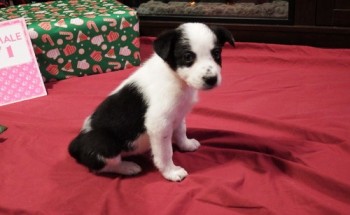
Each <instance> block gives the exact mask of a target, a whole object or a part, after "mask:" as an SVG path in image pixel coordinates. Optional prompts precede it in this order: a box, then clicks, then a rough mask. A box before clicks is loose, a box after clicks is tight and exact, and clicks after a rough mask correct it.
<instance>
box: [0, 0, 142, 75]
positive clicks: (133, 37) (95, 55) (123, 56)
mask: <svg viewBox="0 0 350 215" xmlns="http://www.w3.org/2000/svg"><path fill="white" fill-rule="evenodd" d="M17 17H24V18H25V20H26V23H27V26H28V30H29V35H30V38H31V40H32V43H33V48H34V52H35V55H36V57H37V60H38V63H39V67H40V71H41V73H42V75H43V78H44V81H51V80H61V79H66V78H69V77H73V76H84V75H91V74H97V73H103V72H110V71H116V70H120V69H124V68H129V67H132V66H137V65H140V52H139V48H140V38H139V21H138V18H137V14H136V11H135V10H133V9H131V8H129V7H127V6H125V5H123V4H121V3H119V2H117V1H115V0H69V1H63V0H61V1H51V2H45V3H34V4H28V5H18V6H10V7H7V8H3V9H0V21H3V20H8V19H13V18H17Z"/></svg>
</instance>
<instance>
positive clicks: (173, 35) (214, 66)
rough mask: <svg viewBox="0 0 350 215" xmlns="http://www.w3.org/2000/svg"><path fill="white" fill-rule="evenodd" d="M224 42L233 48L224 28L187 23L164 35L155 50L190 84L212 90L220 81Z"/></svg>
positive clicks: (156, 44) (197, 87)
mask: <svg viewBox="0 0 350 215" xmlns="http://www.w3.org/2000/svg"><path fill="white" fill-rule="evenodd" d="M225 42H229V43H230V44H231V45H234V39H233V37H232V35H231V33H230V32H229V31H228V30H226V29H225V28H221V27H211V28H210V27H208V26H207V25H204V24H201V23H185V24H182V25H180V26H179V27H178V28H176V29H174V30H170V31H167V32H164V33H163V34H161V35H160V36H159V37H158V38H157V39H156V40H155V41H154V44H153V47H154V51H155V52H156V54H157V55H158V56H159V57H161V58H162V59H163V60H164V61H165V62H166V63H167V64H168V65H169V66H170V68H171V69H172V70H174V72H176V73H177V74H178V75H179V77H180V78H181V79H183V80H184V81H185V82H186V83H187V85H189V86H191V87H193V88H196V89H211V88H214V87H216V86H218V85H219V84H220V82H221V48H222V46H223V45H224V44H225Z"/></svg>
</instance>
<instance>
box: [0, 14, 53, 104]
mask: <svg viewBox="0 0 350 215" xmlns="http://www.w3.org/2000/svg"><path fill="white" fill-rule="evenodd" d="M46 94H47V93H46V90H45V86H44V83H43V80H42V77H41V73H40V70H39V67H38V63H37V61H36V57H35V54H34V51H33V47H32V43H31V40H30V38H29V34H28V30H27V25H26V23H25V20H24V19H23V18H19V19H13V20H7V21H3V22H0V106H1V105H5V104H10V103H14V102H18V101H23V100H27V99H31V98H36V97H39V96H44V95H46Z"/></svg>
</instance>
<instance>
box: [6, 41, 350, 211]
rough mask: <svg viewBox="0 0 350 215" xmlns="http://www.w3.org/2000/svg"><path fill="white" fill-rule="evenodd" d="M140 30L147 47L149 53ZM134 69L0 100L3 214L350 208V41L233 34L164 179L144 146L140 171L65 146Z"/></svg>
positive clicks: (146, 50) (148, 49)
mask: <svg viewBox="0 0 350 215" xmlns="http://www.w3.org/2000/svg"><path fill="white" fill-rule="evenodd" d="M151 40H152V39H150V38H143V39H142V40H141V44H142V50H141V53H142V56H143V59H145V58H147V56H149V55H150V53H151ZM134 70H135V69H130V70H126V71H120V72H115V73H106V74H101V75H95V76H89V77H83V78H72V79H69V80H65V81H60V82H57V83H49V84H47V85H46V86H47V89H48V96H46V97H41V98H37V99H33V100H29V101H24V102H20V103H16V104H12V105H7V106H4V107H0V124H2V125H5V126H7V127H8V130H7V131H5V132H4V133H3V134H1V135H0V193H1V195H0V214H201V215H205V214H208V215H213V214H220V215H221V214H230V215H232V214H252V215H260V214H278V215H280V214H283V215H289V214H290V215H296V214H297V215H303V214H305V215H310V214H317V215H320V214H325V215H329V214H349V212H350V171H349V170H350V169H349V168H350V93H349V92H350V50H340V49H334V50H331V49H319V48H311V47H303V46H285V45H271V44H254V43H237V47H236V48H230V47H225V49H224V51H223V71H222V73H223V83H222V86H220V87H219V88H217V89H214V90H212V91H205V92H201V93H200V101H199V103H198V104H197V105H196V106H195V107H194V109H193V112H192V113H191V114H190V115H189V116H188V121H187V125H188V127H189V128H188V136H190V137H192V138H197V139H198V140H199V141H200V142H201V143H202V146H201V147H200V149H199V150H198V151H196V152H188V153H182V152H178V151H175V153H174V161H175V163H176V164H178V165H181V166H183V167H184V168H186V170H188V172H189V174H190V175H189V176H188V177H187V178H186V179H185V180H184V181H182V182H180V183H174V182H168V181H166V180H165V179H164V178H163V177H162V176H161V175H160V173H159V172H158V171H157V170H156V169H155V168H154V166H153V164H152V162H151V159H150V158H149V156H147V155H143V156H138V157H133V158H130V159H132V160H134V161H135V162H137V163H139V164H140V165H141V166H142V167H143V173H142V174H141V175H138V176H135V177H120V176H115V175H108V176H97V175H94V174H92V173H90V172H89V171H88V170H87V169H86V168H85V167H83V166H81V165H78V164H77V163H76V162H75V161H74V160H73V159H72V158H71V157H70V156H69V155H68V152H67V146H68V144H69V142H70V140H71V139H72V138H73V137H74V136H75V135H76V134H77V133H78V132H79V130H80V127H81V125H82V122H83V120H84V118H85V117H86V116H87V115H89V114H90V113H91V112H92V111H93V110H94V108H95V107H96V106H97V104H99V103H100V102H101V101H102V100H103V99H104V97H105V96H106V95H107V94H109V92H110V91H112V90H113V89H114V88H115V87H116V86H117V85H118V84H119V83H120V82H121V81H122V80H123V79H125V78H126V77H127V76H128V75H129V74H130V73H131V72H133V71H134Z"/></svg>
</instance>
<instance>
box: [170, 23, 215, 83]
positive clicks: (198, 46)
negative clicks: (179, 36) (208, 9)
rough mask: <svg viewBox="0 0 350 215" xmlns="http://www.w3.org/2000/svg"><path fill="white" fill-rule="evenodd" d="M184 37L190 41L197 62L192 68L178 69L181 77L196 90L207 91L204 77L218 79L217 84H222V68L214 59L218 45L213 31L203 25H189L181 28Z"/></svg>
mask: <svg viewBox="0 0 350 215" xmlns="http://www.w3.org/2000/svg"><path fill="white" fill-rule="evenodd" d="M181 28H182V30H183V34H184V35H183V36H184V38H183V39H185V40H187V41H188V43H189V45H190V47H191V51H192V52H193V53H195V54H196V60H195V62H194V63H193V64H192V65H191V66H190V67H180V68H178V69H177V73H178V74H179V76H180V77H181V78H182V79H183V80H185V81H186V83H187V84H188V85H189V86H192V87H194V88H196V89H205V88H206V84H205V82H204V79H203V78H204V77H208V76H209V77H213V76H216V77H217V84H216V85H219V84H220V82H221V75H220V73H221V67H220V65H218V64H217V63H216V62H215V60H214V59H213V56H212V53H211V51H212V50H213V49H214V48H215V45H216V40H217V39H216V36H215V34H214V33H213V31H212V30H211V29H210V28H208V27H207V26H206V25H204V24H201V23H187V24H184V25H182V26H181Z"/></svg>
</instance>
